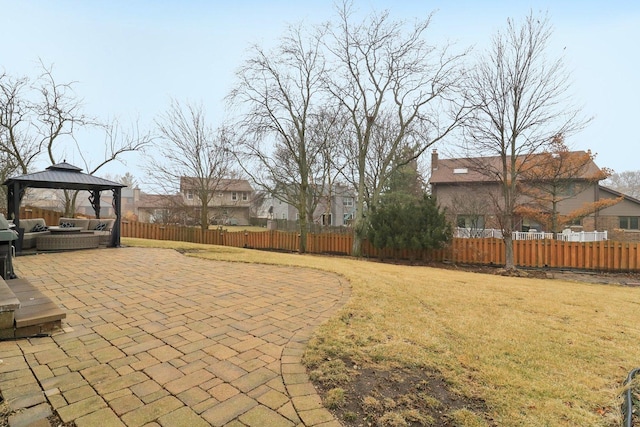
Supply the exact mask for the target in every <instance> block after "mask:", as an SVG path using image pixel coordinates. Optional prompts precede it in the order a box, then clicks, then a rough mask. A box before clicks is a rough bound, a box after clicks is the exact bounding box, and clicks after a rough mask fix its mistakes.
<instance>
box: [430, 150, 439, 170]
mask: <svg viewBox="0 0 640 427" xmlns="http://www.w3.org/2000/svg"><path fill="white" fill-rule="evenodd" d="M431 170H432V171H435V170H438V150H436V149H435V148H434V149H433V151H432V152H431Z"/></svg>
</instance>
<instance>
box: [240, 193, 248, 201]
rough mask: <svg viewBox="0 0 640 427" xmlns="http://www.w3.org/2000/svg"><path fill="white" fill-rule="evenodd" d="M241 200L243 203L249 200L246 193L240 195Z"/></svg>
mask: <svg viewBox="0 0 640 427" xmlns="http://www.w3.org/2000/svg"><path fill="white" fill-rule="evenodd" d="M242 200H244V201H245V202H246V201H247V200H249V194H248V193H247V192H246V191H245V192H243V193H242Z"/></svg>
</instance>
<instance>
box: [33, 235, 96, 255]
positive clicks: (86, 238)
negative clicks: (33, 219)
mask: <svg viewBox="0 0 640 427" xmlns="http://www.w3.org/2000/svg"><path fill="white" fill-rule="evenodd" d="M98 246H100V236H98V235H95V234H93V233H81V232H77V233H52V234H47V235H43V236H38V238H37V239H36V249H37V250H39V251H68V250H73V249H93V248H97V247H98Z"/></svg>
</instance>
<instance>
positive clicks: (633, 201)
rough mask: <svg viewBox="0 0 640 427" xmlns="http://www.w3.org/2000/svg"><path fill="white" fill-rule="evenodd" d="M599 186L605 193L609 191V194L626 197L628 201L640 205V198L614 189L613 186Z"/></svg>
mask: <svg viewBox="0 0 640 427" xmlns="http://www.w3.org/2000/svg"><path fill="white" fill-rule="evenodd" d="M598 187H599V191H603V192H605V193H609V194H611V195H613V196H615V197H624V199H625V200H628V201H630V202H632V203H635V204H637V205H640V200H638V199H636V198H635V197H631V196H628V195H626V194H624V193H621V192H619V191H616V190H614V189H613V188H609V187H604V186H602V185H599V186H598Z"/></svg>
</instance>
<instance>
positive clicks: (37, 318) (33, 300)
mask: <svg viewBox="0 0 640 427" xmlns="http://www.w3.org/2000/svg"><path fill="white" fill-rule="evenodd" d="M5 284H6V285H7V287H8V288H9V290H10V291H11V292H12V293H13V294H14V296H15V298H16V299H17V300H18V301H19V304H18V307H17V308H15V309H14V311H13V317H14V323H13V337H14V338H23V337H31V336H38V335H43V334H45V335H49V334H51V332H53V331H54V330H55V329H57V328H60V327H61V326H62V319H64V318H65V317H66V313H65V312H64V311H63V310H62V309H60V307H58V305H57V304H56V303H54V302H53V301H52V300H51V299H50V298H49V297H47V296H46V295H44V294H43V293H42V292H40V290H38V288H36V287H35V286H34V285H32V284H31V283H30V282H29V281H28V280H25V279H11V280H7V281H5ZM3 332H4V333H3V336H4V335H7V333H8V332H9V331H7V330H4V331H3ZM5 338H6V337H5Z"/></svg>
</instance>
